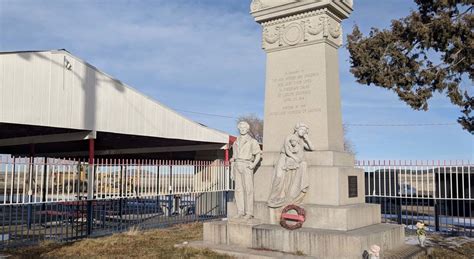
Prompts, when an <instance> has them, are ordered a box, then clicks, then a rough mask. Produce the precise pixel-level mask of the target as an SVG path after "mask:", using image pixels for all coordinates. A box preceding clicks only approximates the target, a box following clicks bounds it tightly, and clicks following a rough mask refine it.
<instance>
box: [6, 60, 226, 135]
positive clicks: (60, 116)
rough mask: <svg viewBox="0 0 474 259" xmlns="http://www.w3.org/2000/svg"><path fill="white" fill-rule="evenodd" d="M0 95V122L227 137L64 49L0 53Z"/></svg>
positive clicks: (150, 133)
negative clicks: (67, 63)
mask: <svg viewBox="0 0 474 259" xmlns="http://www.w3.org/2000/svg"><path fill="white" fill-rule="evenodd" d="M65 58H66V59H67V60H68V61H69V62H70V63H71V65H72V68H71V70H67V69H66V68H65V66H64V59H65ZM0 95H1V96H0V109H1V110H0V122H9V123H19V124H31V125H41V126H50V127H62V128H74V129H88V130H97V131H103V132H113V133H122V134H132V135H142V136H153V137H162V138H175V139H185V140H196V141H208V142H217V143H226V142H227V141H228V135H227V134H224V133H221V132H219V131H216V130H213V129H209V128H206V127H203V126H201V125H199V124H197V123H195V122H193V121H191V120H189V119H187V118H185V117H183V116H181V115H179V114H178V113H176V112H174V111H172V110H171V109H169V108H167V107H164V106H163V105H162V104H160V103H158V102H156V101H154V100H152V99H151V98H149V97H147V96H145V95H143V94H141V93H139V92H138V91H136V90H135V89H133V88H130V87H128V86H126V85H124V84H122V83H121V82H119V81H117V80H115V79H113V78H111V77H110V76H108V75H106V74H104V73H102V72H101V71H99V70H97V69H96V68H94V67H92V66H90V65H88V64H87V63H85V62H83V61H82V60H80V59H78V58H76V57H74V56H72V55H71V54H70V53H68V52H65V51H46V52H26V53H3V54H0Z"/></svg>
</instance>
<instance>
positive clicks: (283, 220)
mask: <svg viewBox="0 0 474 259" xmlns="http://www.w3.org/2000/svg"><path fill="white" fill-rule="evenodd" d="M290 210H294V211H296V213H297V215H294V214H288V211H290ZM287 220H290V221H292V222H297V223H295V224H288V223H287ZM305 220H306V212H305V210H304V209H303V208H301V207H298V206H296V205H293V204H291V205H288V206H286V207H285V208H284V209H283V211H282V212H281V216H280V225H281V226H282V227H284V228H286V229H288V230H295V229H298V228H301V227H302V226H303V223H304V222H305Z"/></svg>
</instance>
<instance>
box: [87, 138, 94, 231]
mask: <svg viewBox="0 0 474 259" xmlns="http://www.w3.org/2000/svg"><path fill="white" fill-rule="evenodd" d="M94 151H95V139H93V138H90V139H89V168H88V172H87V235H88V236H90V235H91V234H92V227H93V226H92V223H93V206H92V205H93V204H92V200H93V199H94V173H95V170H94V169H95V168H94V167H95V166H94Z"/></svg>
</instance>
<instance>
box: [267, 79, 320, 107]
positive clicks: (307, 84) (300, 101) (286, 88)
mask: <svg viewBox="0 0 474 259" xmlns="http://www.w3.org/2000/svg"><path fill="white" fill-rule="evenodd" d="M318 75H319V74H318V73H317V72H306V71H305V70H292V71H288V72H286V73H285V74H284V75H283V76H282V77H278V78H273V79H272V81H271V85H272V86H271V87H272V88H273V89H272V90H273V93H274V97H273V98H276V103H278V104H279V105H276V106H275V107H273V109H272V110H271V111H270V113H269V116H279V115H296V114H303V113H315V112H320V111H321V108H319V107H318V105H317V103H316V100H315V98H314V96H315V94H317V93H315V90H314V82H315V79H316V78H317V77H318Z"/></svg>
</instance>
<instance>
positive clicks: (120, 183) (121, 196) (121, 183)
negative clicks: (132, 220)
mask: <svg viewBox="0 0 474 259" xmlns="http://www.w3.org/2000/svg"><path fill="white" fill-rule="evenodd" d="M119 161H123V160H119ZM123 167H124V166H123V165H120V182H119V195H120V198H119V217H120V222H119V226H120V227H121V226H122V217H123V205H122V203H123V182H124V181H123Z"/></svg>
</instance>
